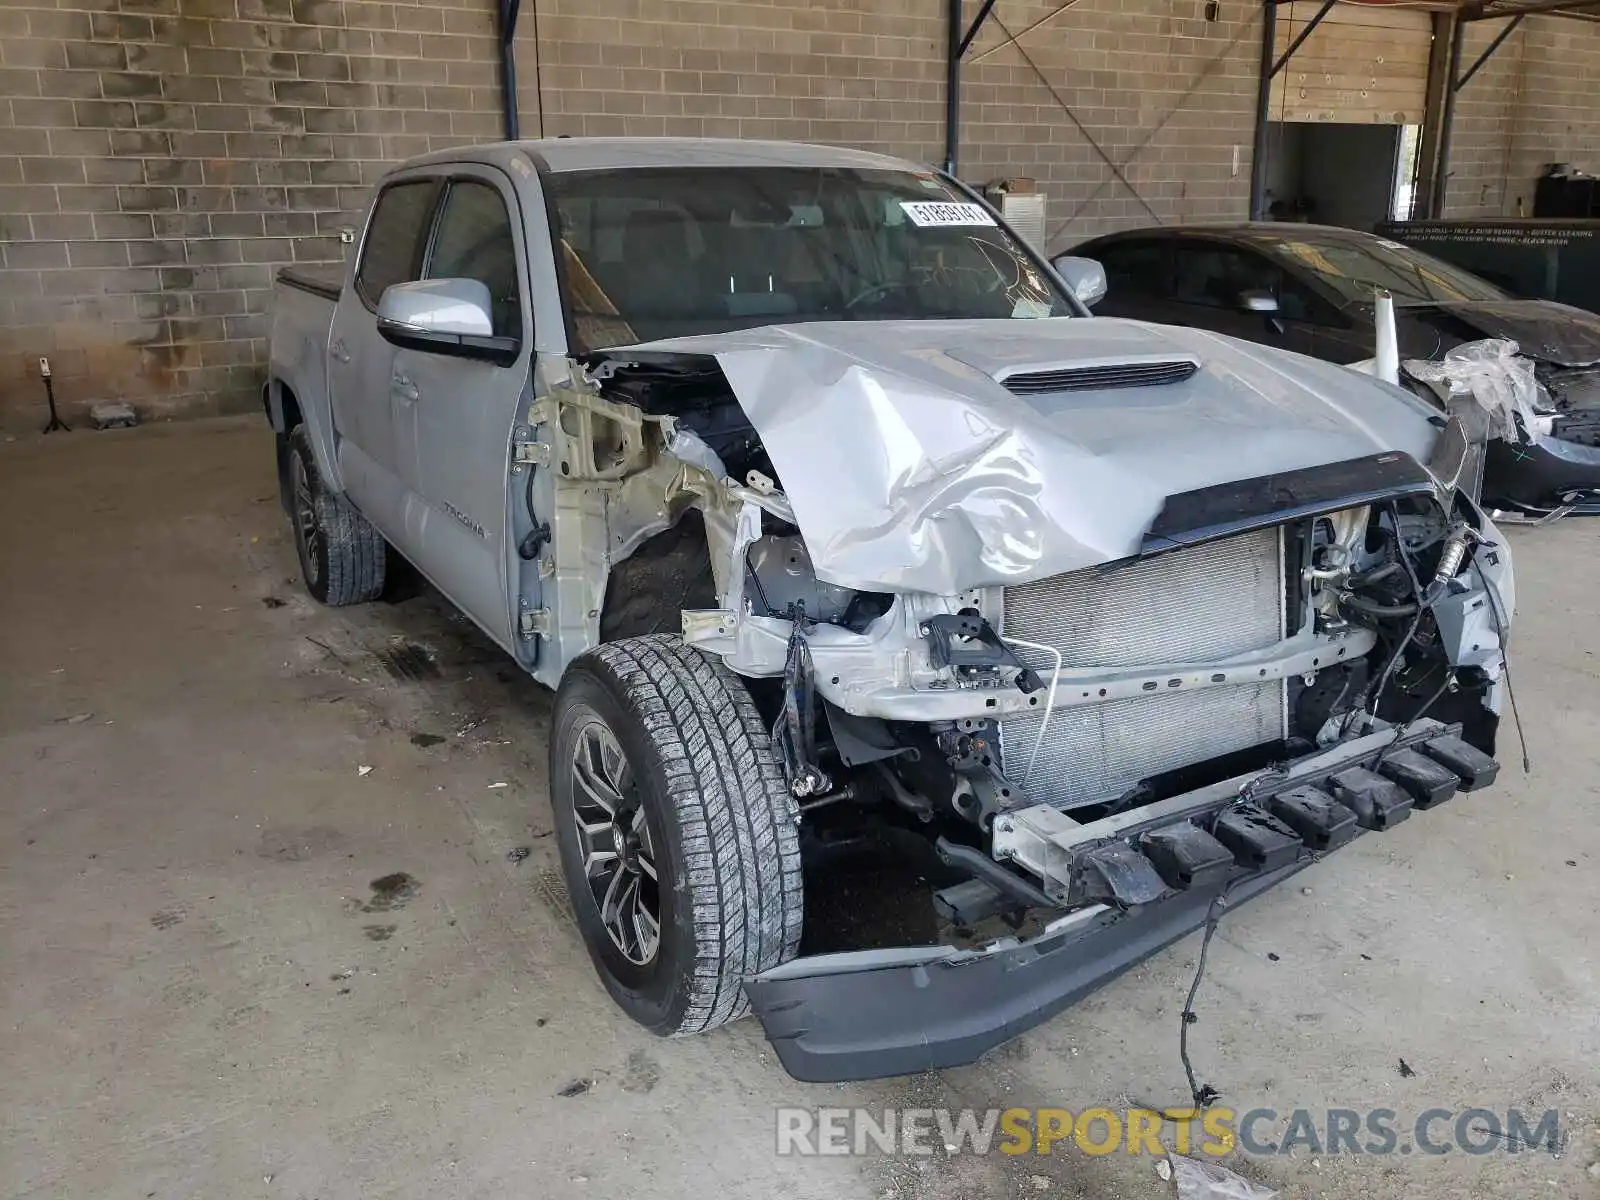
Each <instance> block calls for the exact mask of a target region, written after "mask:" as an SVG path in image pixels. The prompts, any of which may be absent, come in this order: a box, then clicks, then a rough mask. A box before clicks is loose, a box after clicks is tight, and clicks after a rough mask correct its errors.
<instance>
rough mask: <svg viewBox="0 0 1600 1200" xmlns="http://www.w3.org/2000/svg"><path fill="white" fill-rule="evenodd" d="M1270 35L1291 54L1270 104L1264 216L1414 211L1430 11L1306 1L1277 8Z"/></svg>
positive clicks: (1314, 217) (1326, 217)
mask: <svg viewBox="0 0 1600 1200" xmlns="http://www.w3.org/2000/svg"><path fill="white" fill-rule="evenodd" d="M1319 18H1320V19H1319ZM1273 38H1274V50H1275V52H1276V53H1277V54H1278V55H1280V56H1282V55H1288V57H1287V61H1286V64H1285V69H1284V70H1282V71H1281V72H1279V73H1278V74H1277V75H1276V76H1275V77H1274V79H1273V80H1272V85H1271V90H1270V99H1269V103H1268V106H1267V115H1268V118H1269V119H1268V122H1267V146H1266V152H1267V153H1266V169H1265V178H1264V183H1265V197H1264V198H1265V201H1266V204H1265V211H1266V213H1267V215H1268V216H1269V217H1270V218H1271V219H1273V220H1281V221H1312V222H1316V223H1318V224H1323V225H1343V226H1347V227H1349V228H1352V229H1371V228H1372V226H1373V225H1375V224H1377V223H1378V222H1379V221H1386V220H1390V219H1392V218H1394V217H1396V216H1408V215H1409V212H1410V207H1411V194H1412V190H1413V184H1414V180H1413V174H1414V172H1415V162H1416V144H1417V133H1418V129H1419V127H1420V123H1421V121H1422V114H1423V109H1424V107H1425V104H1426V93H1427V76H1428V57H1429V52H1430V48H1431V46H1432V41H1433V25H1432V21H1431V19H1430V17H1429V14H1428V13H1427V12H1425V11H1422V10H1420V9H1405V8H1395V7H1390V6H1387V5H1383V6H1378V5H1372V4H1337V5H1334V6H1333V7H1332V8H1331V9H1329V10H1326V11H1324V6H1323V5H1321V4H1316V3H1308V2H1304V0H1302V2H1299V3H1288V4H1284V5H1282V6H1281V7H1280V8H1279V9H1278V18H1277V21H1276V23H1275V25H1274V31H1273ZM1291 49H1293V53H1292V54H1289V51H1290V50H1291Z"/></svg>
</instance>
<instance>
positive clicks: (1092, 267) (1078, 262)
mask: <svg viewBox="0 0 1600 1200" xmlns="http://www.w3.org/2000/svg"><path fill="white" fill-rule="evenodd" d="M1050 265H1051V266H1052V267H1054V268H1055V269H1056V274H1057V275H1059V276H1061V281H1062V282H1063V283H1065V284H1066V285H1067V286H1068V287H1069V288H1071V289H1072V294H1073V295H1074V296H1076V297H1077V298H1078V300H1079V301H1080V302H1081V303H1082V304H1083V306H1084V307H1085V308H1093V307H1094V306H1095V305H1096V304H1099V303H1100V301H1102V300H1104V299H1105V296H1106V269H1105V268H1104V267H1102V266H1101V265H1100V264H1099V263H1098V262H1096V261H1095V260H1094V259H1092V258H1079V257H1077V256H1076V255H1073V254H1063V255H1061V256H1059V257H1058V258H1054V259H1051V260H1050Z"/></svg>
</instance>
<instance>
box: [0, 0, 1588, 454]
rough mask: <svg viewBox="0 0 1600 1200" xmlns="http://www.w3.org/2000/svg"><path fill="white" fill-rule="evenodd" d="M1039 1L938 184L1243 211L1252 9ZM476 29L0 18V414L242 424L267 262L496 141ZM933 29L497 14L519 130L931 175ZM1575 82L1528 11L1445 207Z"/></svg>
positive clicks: (87, 5) (1572, 97) (718, 3)
mask: <svg viewBox="0 0 1600 1200" xmlns="http://www.w3.org/2000/svg"><path fill="white" fill-rule="evenodd" d="M1058 7H1059V4H1058V3H1057V2H1056V0H1006V2H1005V3H1002V4H1000V5H998V6H997V8H996V15H997V16H998V18H999V21H997V22H993V23H991V24H990V25H989V27H988V28H987V29H986V30H985V31H984V33H983V34H982V36H981V37H980V38H979V39H978V41H977V42H976V43H975V44H974V46H973V48H972V50H971V52H970V55H969V60H970V61H969V63H968V65H967V66H966V68H965V72H964V78H965V85H964V100H963V106H962V120H963V130H962V169H963V170H962V173H963V175H965V176H966V177H968V178H970V179H974V180H979V181H982V180H987V179H990V178H993V177H999V176H1013V175H1025V176H1031V177H1034V178H1037V179H1039V180H1041V181H1042V183H1043V185H1044V187H1045V188H1046V189H1047V191H1048V193H1049V195H1050V224H1051V230H1052V232H1053V233H1055V234H1056V235H1057V242H1058V243H1059V244H1069V243H1070V242H1072V241H1074V240H1078V239H1080V238H1083V237H1088V236H1091V235H1092V234H1095V233H1098V232H1102V231H1105V230H1108V229H1114V228H1121V227H1125V226H1130V225H1139V224H1148V223H1151V222H1152V221H1155V220H1159V221H1162V222H1174V221H1204V220H1219V219H1230V218H1238V217H1242V216H1244V215H1245V207H1246V204H1247V198H1248V190H1249V172H1250V140H1251V136H1250V135H1251V124H1252V120H1253V111H1254V103H1255V70H1256V57H1257V53H1258V42H1259V36H1260V35H1259V28H1260V26H1259V19H1260V18H1259V6H1258V5H1256V4H1255V3H1252V2H1247V0H1223V3H1222V4H1221V6H1220V11H1219V18H1218V19H1217V20H1215V21H1206V20H1205V19H1204V16H1203V13H1204V5H1203V3H1202V0H1079V2H1078V3H1077V4H1075V5H1073V6H1072V7H1071V8H1068V9H1066V10H1064V11H1060V12H1056V10H1057V9H1058ZM969 8H975V5H969ZM494 10H495V0H0V255H3V258H0V425H3V426H5V427H8V428H23V427H26V426H27V425H29V424H31V423H33V422H34V421H35V419H36V417H37V415H38V411H39V405H40V394H41V393H40V388H39V385H38V382H37V379H36V377H35V371H36V360H37V357H38V355H40V354H49V355H50V356H51V359H52V362H53V364H54V367H55V370H56V372H57V380H58V391H59V393H60V394H61V396H62V398H63V400H64V402H65V403H66V404H67V405H68V406H69V408H70V407H75V406H81V405H83V404H86V403H88V402H90V401H92V400H96V399H102V398H114V397H123V398H127V399H132V400H134V401H136V402H138V403H139V404H141V405H142V406H143V407H144V408H145V409H146V411H147V412H151V413H154V414H158V415H159V414H164V413H179V412H214V411H224V410H232V409H239V408H242V407H248V406H250V405H252V404H254V403H255V402H256V400H255V398H256V393H257V389H258V387H259V384H260V381H261V378H262V367H263V363H264V360H265V340H266V337H267V335H268V332H269V328H270V315H269V311H268V309H269V300H270V295H271V280H272V276H273V273H274V271H275V270H276V268H277V267H279V266H281V265H284V264H288V263H319V262H338V261H341V260H342V257H343V254H344V247H343V246H342V245H341V243H340V240H339V233H340V230H341V229H344V228H348V227H351V226H353V225H354V224H355V223H356V221H357V220H358V218H359V210H360V207H361V205H362V203H363V200H364V198H365V195H366V189H367V186H368V185H369V184H370V183H371V182H372V180H373V179H374V178H375V177H376V176H377V175H378V174H379V173H381V171H382V170H383V169H384V168H385V167H386V166H388V165H389V164H391V163H393V162H394V161H396V160H398V159H402V158H405V157H407V156H410V155H413V154H419V153H423V152H426V151H429V150H436V149H440V148H444V147H448V146H453V145H458V144H463V143H468V142H475V141H481V140H490V139H493V138H496V137H498V136H500V131H501V116H500V105H501V100H500V90H499V68H498V55H497V45H496V39H495V31H494ZM1052 14H1054V15H1052ZM1002 23H1003V25H1004V26H1005V29H1002V27H1001V26H1002ZM1007 30H1009V32H1010V33H1012V34H1021V33H1023V32H1024V31H1026V35H1025V37H1024V38H1023V39H1022V48H1023V49H1019V48H1018V46H1016V45H1014V44H1009V45H1008V44H1007V36H1006V34H1007ZM536 31H537V38H536V37H535V32H536ZM1474 36H1475V37H1477V36H1479V35H1478V33H1477V31H1474ZM944 38H945V30H944V5H943V4H942V3H941V2H940V0H821V2H817V3H809V4H802V3H796V2H795V0H539V2H538V4H537V6H535V5H534V4H532V3H524V5H523V17H522V23H521V27H520V30H519V37H518V46H517V65H518V73H519V93H518V94H519V102H520V103H519V107H520V111H521V118H522V128H523V134H524V136H529V137H531V136H537V135H538V134H539V133H541V132H543V133H544V134H546V135H550V136H554V135H557V134H563V133H566V134H623V133H627V134H644V135H649V134H684V135H700V136H728V137H774V138H799V139H805V140H811V141H818V142H834V143H844V144H850V145H857V146H863V147H867V148H870V149H877V150H883V151H886V152H890V153H894V154H900V155H904V156H906V157H909V158H912V159H915V160H919V161H923V162H930V163H931V162H938V161H940V160H941V159H942V156H943V143H944V129H943V122H944ZM1469 44H1470V43H1469ZM1024 49H1025V51H1026V57H1024V54H1023V50H1024ZM1028 59H1032V65H1030V63H1029V61H1028ZM1035 65H1036V66H1037V68H1038V71H1037V72H1036V71H1035V69H1034V67H1035ZM1041 74H1042V76H1043V78H1041ZM1597 78H1600V28H1596V27H1595V26H1587V25H1579V24H1577V23H1574V22H1563V21H1559V20H1558V19H1556V18H1548V17H1543V18H1538V17H1536V18H1530V19H1529V20H1528V21H1527V22H1526V24H1525V27H1524V30H1523V31H1521V32H1519V34H1518V35H1517V38H1516V39H1515V44H1508V45H1507V46H1506V47H1505V48H1504V49H1503V50H1502V52H1501V58H1500V60H1499V61H1497V62H1496V63H1495V64H1493V65H1492V66H1491V67H1489V68H1486V69H1485V72H1484V74H1483V75H1482V76H1481V77H1480V78H1479V79H1477V80H1474V82H1473V84H1472V85H1471V89H1472V90H1471V91H1470V92H1469V93H1468V94H1467V96H1466V97H1464V100H1463V105H1462V120H1461V126H1460V129H1459V130H1458V137H1457V155H1456V164H1457V172H1458V178H1457V180H1456V182H1455V183H1454V185H1453V187H1452V190H1451V193H1450V198H1451V203H1452V207H1453V208H1455V209H1457V210H1459V211H1469V210H1471V211H1478V210H1479V209H1490V208H1492V209H1494V210H1495V211H1499V209H1500V208H1501V207H1503V206H1504V205H1506V204H1508V203H1510V200H1509V199H1508V197H1509V196H1510V194H1511V191H1514V190H1515V189H1511V190H1508V189H1506V188H1504V187H1500V186H1499V181H1502V180H1504V179H1505V178H1506V177H1507V175H1508V174H1509V175H1510V176H1511V177H1512V178H1514V179H1520V177H1521V176H1522V175H1527V176H1528V184H1527V186H1528V187H1529V188H1531V173H1530V172H1531V171H1533V170H1536V169H1537V163H1538V162H1543V161H1545V160H1546V159H1548V158H1560V157H1567V158H1571V159H1574V160H1576V161H1579V162H1580V163H1582V161H1583V158H1584V154H1585V152H1586V150H1585V148H1586V147H1592V146H1593V145H1595V144H1596V134H1597V132H1600V131H1597V130H1596V128H1595V120H1596V116H1595V108H1596V106H1594V105H1593V104H1592V103H1590V101H1589V97H1588V94H1587V92H1586V91H1585V88H1586V86H1587V87H1588V88H1589V89H1591V90H1592V86H1593V84H1592V81H1594V80H1595V79H1597ZM1052 92H1054V93H1055V95H1052ZM1056 95H1059V96H1060V98H1061V99H1064V100H1065V101H1066V102H1067V103H1068V104H1070V105H1071V106H1072V107H1073V110H1074V112H1075V114H1076V115H1077V117H1078V119H1079V121H1080V122H1081V123H1082V128H1081V129H1080V128H1078V127H1076V126H1075V125H1074V124H1073V123H1072V121H1071V120H1070V119H1069V118H1068V117H1067V116H1066V114H1065V113H1063V112H1062V110H1061V108H1060V105H1059V104H1058V103H1057V100H1056ZM541 97H542V99H543V104H544V110H543V111H542V112H541V108H540V101H541ZM1508 129H1509V130H1510V134H1509V136H1508V134H1507V132H1506V131H1507V130H1508ZM1091 138H1092V139H1093V141H1094V142H1095V143H1096V144H1098V147H1099V149H1098V150H1097V149H1096V148H1095V147H1094V146H1091V144H1090V139H1091ZM1551 146H1556V147H1570V150H1566V151H1558V152H1554V153H1552V152H1548V147H1551ZM1530 164H1532V165H1530ZM1583 165H1588V166H1591V167H1594V166H1595V165H1596V164H1593V163H1585V164H1583ZM1113 168H1114V169H1113ZM1119 174H1120V175H1121V176H1122V179H1120V180H1119V178H1118V175H1119ZM1124 180H1125V181H1126V182H1124ZM1519 186H1520V185H1519ZM1486 188H1487V190H1485V189H1486ZM1069 221H1070V227H1066V228H1063V227H1064V226H1067V225H1068V222H1069Z"/></svg>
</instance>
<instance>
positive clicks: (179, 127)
mask: <svg viewBox="0 0 1600 1200" xmlns="http://www.w3.org/2000/svg"><path fill="white" fill-rule="evenodd" d="M499 97H500V93H499V85H498V72H497V68H496V42H495V39H494V36H493V17H492V14H491V11H490V10H489V8H488V6H487V5H486V4H485V3H483V0H426V2H425V3H411V2H395V3H391V2H384V3H364V2H363V3H357V2H350V3H344V2H341V0H61V3H60V6H59V7H56V6H54V5H53V0H0V242H3V251H0V252H3V254H4V259H3V266H4V273H3V276H0V419H5V420H6V422H7V424H8V425H9V426H16V425H17V424H19V423H20V421H21V418H19V416H18V413H19V411H20V412H23V413H26V414H28V415H27V418H26V420H27V421H30V422H31V421H32V420H33V414H34V413H36V412H37V409H38V405H39V402H40V397H41V391H40V385H39V383H38V380H37V376H36V363H37V356H38V355H40V354H48V355H49V356H50V359H51V364H52V369H53V370H54V372H55V374H56V384H57V392H58V394H59V395H60V396H61V397H62V400H63V403H64V404H65V405H67V406H68V407H69V408H71V407H75V406H77V405H79V404H82V403H86V402H88V401H91V400H94V399H97V398H108V397H118V396H123V397H128V398H132V399H135V400H137V401H138V402H139V403H140V405H141V406H142V407H144V408H145V409H146V411H147V412H150V413H153V414H155V415H161V414H164V413H176V412H212V411H219V410H229V409H238V408H241V407H245V406H248V405H250V404H252V403H254V401H255V396H256V393H257V389H258V388H259V385H260V372H261V364H262V363H263V362H264V360H265V339H266V337H267V333H268V329H269V320H270V318H269V316H268V314H267V308H268V301H269V298H270V295H271V281H272V276H273V272H274V271H275V270H276V268H277V267H278V266H280V265H282V264H286V263H295V262H323V261H328V260H334V261H337V260H339V259H340V257H341V245H340V241H339V231H340V229H341V228H344V227H347V226H349V225H350V224H352V223H353V222H354V221H355V220H356V214H357V213H358V211H359V209H360V207H361V205H362V203H363V200H364V197H365V192H366V185H367V184H369V183H370V182H371V181H372V180H373V179H374V178H376V177H377V175H378V174H379V173H380V172H381V171H382V170H383V169H384V167H385V166H386V165H387V164H389V163H391V162H393V161H394V160H395V159H398V158H403V157H405V156H407V155H411V154H419V153H423V152H425V151H428V150H435V149H439V148H442V147H446V146H452V145H458V144H461V143H465V142H472V141H477V140H482V139H487V138H493V137H495V136H497V135H498V132H499V129H500V117H499V115H498V113H499V109H500V99H499Z"/></svg>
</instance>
